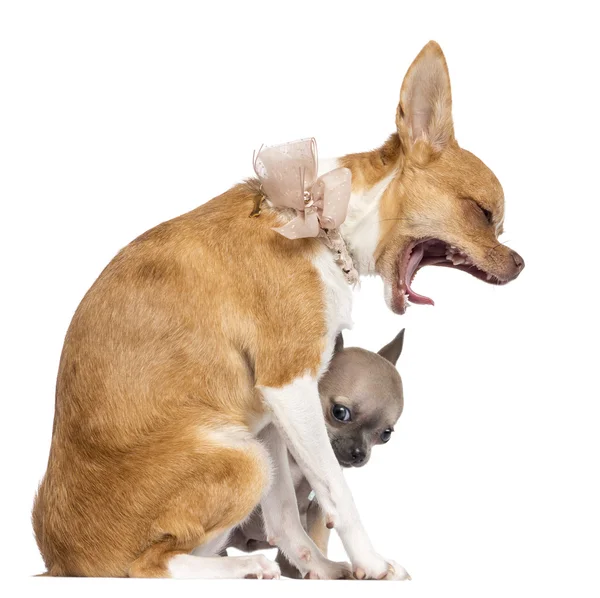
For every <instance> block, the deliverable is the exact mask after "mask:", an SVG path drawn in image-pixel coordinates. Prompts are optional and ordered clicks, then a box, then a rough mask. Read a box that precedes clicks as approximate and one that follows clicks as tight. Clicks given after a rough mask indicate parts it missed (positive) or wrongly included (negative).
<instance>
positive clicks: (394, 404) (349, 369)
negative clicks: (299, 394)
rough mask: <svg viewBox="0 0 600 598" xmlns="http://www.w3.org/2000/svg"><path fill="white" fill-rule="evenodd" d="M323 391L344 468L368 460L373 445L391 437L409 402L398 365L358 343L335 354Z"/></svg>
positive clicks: (332, 438) (334, 443)
mask: <svg viewBox="0 0 600 598" xmlns="http://www.w3.org/2000/svg"><path fill="white" fill-rule="evenodd" d="M319 394H320V396H321V405H322V407H323V415H324V416H325V423H326V425H327V432H328V434H329V440H330V441H331V446H332V447H333V451H334V453H335V456H336V458H337V460H338V461H339V463H340V465H342V466H343V467H362V466H363V465H365V464H366V463H367V462H368V461H369V458H370V456H371V449H372V448H373V446H375V445H377V444H385V443H387V442H388V441H389V440H390V439H391V437H392V435H393V432H394V425H395V424H396V422H397V421H398V418H399V417H400V414H401V413H402V408H403V406H404V398H403V394H402V380H401V378H400V375H399V374H398V371H397V370H396V368H395V366H394V365H393V364H392V363H391V362H390V361H388V359H386V358H384V357H382V356H381V355H378V354H377V353H371V352H370V351H365V350H363V349H359V348H355V347H352V348H349V349H343V350H341V351H339V352H337V353H336V354H335V355H334V356H333V359H332V361H331V364H330V367H329V371H328V372H327V373H326V374H325V375H324V376H323V378H322V379H321V382H320V383H319Z"/></svg>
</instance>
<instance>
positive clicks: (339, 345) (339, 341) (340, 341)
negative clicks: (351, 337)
mask: <svg viewBox="0 0 600 598" xmlns="http://www.w3.org/2000/svg"><path fill="white" fill-rule="evenodd" d="M343 348H344V337H343V336H342V333H341V332H340V333H339V334H338V335H337V337H336V339H335V347H334V348H333V352H334V353H339V352H340V351H341V350H342V349H343Z"/></svg>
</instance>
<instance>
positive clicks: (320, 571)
mask: <svg viewBox="0 0 600 598" xmlns="http://www.w3.org/2000/svg"><path fill="white" fill-rule="evenodd" d="M352 578H353V575H352V567H351V565H350V563H337V562H335V561H330V560H328V559H326V558H319V559H315V560H314V561H313V562H312V563H311V564H310V567H309V568H308V569H305V571H304V579H352Z"/></svg>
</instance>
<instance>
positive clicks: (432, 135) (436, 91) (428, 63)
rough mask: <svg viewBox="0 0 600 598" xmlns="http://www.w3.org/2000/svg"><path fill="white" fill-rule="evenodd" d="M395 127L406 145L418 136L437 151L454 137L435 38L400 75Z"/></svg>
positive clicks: (447, 84)
mask: <svg viewBox="0 0 600 598" xmlns="http://www.w3.org/2000/svg"><path fill="white" fill-rule="evenodd" d="M396 127H397V129H398V135H400V139H401V140H402V142H403V143H404V144H407V147H408V148H410V147H412V146H413V145H414V144H415V143H416V142H417V141H419V140H420V139H422V140H424V141H425V142H426V143H427V144H428V145H429V146H430V147H431V149H432V150H433V151H434V152H440V151H441V150H443V149H444V148H445V147H446V146H447V145H448V143H449V142H450V141H451V140H452V139H453V138H454V125H453V123H452V93H451V91H450V75H449V73H448V66H447V65H446V59H445V58H444V53H443V52H442V49H441V48H440V46H439V45H438V44H437V42H434V41H431V42H429V43H428V44H427V45H426V46H425V47H424V48H423V49H422V50H421V51H420V52H419V55H418V56H417V57H416V58H415V60H414V61H413V63H412V64H411V65H410V68H409V69H408V72H407V73H406V76H405V77H404V81H403V83H402V89H401V91H400V103H399V104H398V111H397V113H396Z"/></svg>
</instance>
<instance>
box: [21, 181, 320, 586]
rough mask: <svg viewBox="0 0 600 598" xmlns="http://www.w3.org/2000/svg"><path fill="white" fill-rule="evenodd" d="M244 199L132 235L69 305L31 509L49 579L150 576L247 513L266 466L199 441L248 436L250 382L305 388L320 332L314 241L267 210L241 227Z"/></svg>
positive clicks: (223, 201)
mask: <svg viewBox="0 0 600 598" xmlns="http://www.w3.org/2000/svg"><path fill="white" fill-rule="evenodd" d="M256 192H257V190H256V188H255V187H254V186H253V184H252V185H248V184H244V185H239V186H238V187H236V188H234V189H232V190H231V191H229V192H228V193H226V194H224V195H223V196H221V197H218V198H216V199H214V200H212V201H210V202H208V203H207V204H205V205H203V206H201V207H200V208H198V209H197V210H194V211H192V212H190V213H189V214H186V215H184V216H181V217H180V218H176V219H174V220H171V221H169V222H166V223H164V224H161V225H160V226H158V227H156V228H154V229H152V230H151V231H149V232H147V233H145V234H144V235H142V236H141V237H139V238H138V239H136V240H135V241H134V242H133V243H131V244H130V245H129V246H128V247H126V248H125V249H123V250H122V251H121V252H120V253H119V254H118V255H117V256H116V257H115V259H114V260H113V261H112V262H111V263H110V264H109V265H108V266H107V268H106V269H105V270H104V272H103V273H102V274H101V275H100V277H99V278H98V280H97V281H96V282H95V284H94V285H93V286H92V288H91V289H90V290H89V292H88V293H87V295H86V296H85V298H84V299H83V301H82V302H81V305H80V306H79V308H78V310H77V312H76V314H75V316H74V317H73V321H72V323H71V326H70V328H69V331H68V333H67V336H66V339H65V345H64V349H63V353H62V357H61V362H60V369H59V374H58V383H57V391H56V414H55V423H54V433H53V439H52V448H51V453H50V459H49V464H48V471H47V473H46V476H45V478H44V481H43V482H42V484H41V486H40V489H39V493H38V496H37V500H36V504H35V507H34V512H33V522H34V528H35V532H36V537H37V539H38V543H39V546H40V550H41V552H42V555H43V556H44V559H45V561H46V565H47V567H48V570H49V572H50V573H51V574H53V575H110V576H120V575H127V574H132V575H141V574H143V575H164V574H165V570H164V567H163V564H164V555H163V553H164V554H167V553H169V554H170V553H171V552H172V551H177V550H184V551H189V550H191V549H192V548H193V547H194V546H197V545H200V544H202V543H203V542H204V541H205V540H207V539H208V538H209V537H210V536H211V534H214V533H217V532H218V531H222V530H224V529H226V528H228V527H231V526H233V525H235V524H236V523H239V522H240V521H241V520H243V519H244V518H245V517H246V516H247V515H248V514H249V513H250V512H251V511H252V509H253V508H254V506H255V505H256V503H257V502H258V501H259V499H260V496H261V493H262V491H263V489H264V486H265V484H266V479H267V474H268V472H267V471H266V469H265V468H266V465H265V463H264V462H262V461H261V459H260V458H259V457H258V456H256V455H253V453H252V451H250V452H248V451H247V450H244V449H242V448H241V449H237V450H233V449H228V448H223V447H221V448H219V447H215V446H212V445H211V443H210V442H209V441H208V440H207V439H206V434H205V433H204V432H203V431H206V432H207V433H210V431H211V430H213V429H219V428H220V427H223V426H227V425H230V424H232V423H233V424H238V425H240V426H243V427H245V428H246V429H248V428H250V427H251V426H252V423H253V418H259V417H260V416H261V414H262V412H263V405H262V403H261V401H260V398H259V396H258V394H257V392H256V391H255V386H256V385H265V386H281V385H284V384H286V383H288V382H291V381H292V380H293V379H294V378H296V377H297V376H299V375H301V374H304V373H305V372H308V373H311V374H312V375H315V376H316V374H317V370H318V368H319V367H320V362H321V353H322V352H323V350H324V344H325V341H326V339H325V332H326V330H325V322H324V315H323V299H322V295H323V292H322V283H321V281H320V278H319V275H318V273H317V271H316V270H315V269H314V268H313V266H312V265H311V263H310V261H309V260H310V258H311V257H312V256H313V255H314V253H315V251H316V249H317V248H319V242H318V241H316V240H306V241H289V240H286V239H285V238H283V237H282V236H280V235H278V234H275V233H273V232H272V231H271V230H270V227H271V226H273V225H274V224H275V223H276V220H275V217H274V216H273V214H270V213H269V211H268V209H267V210H263V214H262V215H261V217H260V218H258V219H250V218H248V214H249V213H250V210H251V208H252V204H253V201H254V198H255V196H256ZM292 324H295V327H294V333H293V334H287V335H282V334H281V331H282V330H287V329H289V328H290V327H291V326H292ZM159 546H161V547H162V548H159ZM148 547H151V550H150V549H149V548H148ZM145 550H150V551H149V552H148V553H147V554H146V553H144V551H145ZM161 555H163V556H161ZM132 563H133V564H132Z"/></svg>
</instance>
